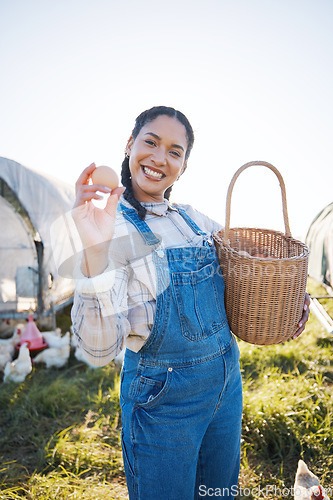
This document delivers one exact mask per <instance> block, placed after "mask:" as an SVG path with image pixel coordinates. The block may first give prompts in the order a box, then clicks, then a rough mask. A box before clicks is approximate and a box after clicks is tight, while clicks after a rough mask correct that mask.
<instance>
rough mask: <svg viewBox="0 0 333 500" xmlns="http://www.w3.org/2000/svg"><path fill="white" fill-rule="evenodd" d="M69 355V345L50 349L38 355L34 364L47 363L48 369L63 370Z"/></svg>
mask: <svg viewBox="0 0 333 500" xmlns="http://www.w3.org/2000/svg"><path fill="white" fill-rule="evenodd" d="M69 354H70V345H69V343H68V344H66V345H64V346H62V347H49V348H48V349H44V351H42V352H40V353H39V354H37V356H36V357H35V358H34V363H45V364H46V367H47V368H62V367H63V366H65V364H66V363H67V361H68V358H69Z"/></svg>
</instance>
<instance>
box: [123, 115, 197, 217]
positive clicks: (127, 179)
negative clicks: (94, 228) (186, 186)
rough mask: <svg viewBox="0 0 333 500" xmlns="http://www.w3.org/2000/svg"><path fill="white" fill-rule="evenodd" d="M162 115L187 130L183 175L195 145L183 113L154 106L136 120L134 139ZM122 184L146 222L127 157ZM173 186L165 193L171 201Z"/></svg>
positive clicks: (189, 126)
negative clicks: (147, 125) (176, 121)
mask: <svg viewBox="0 0 333 500" xmlns="http://www.w3.org/2000/svg"><path fill="white" fill-rule="evenodd" d="M160 115H166V116H170V117H171V118H176V119H177V120H178V121H179V122H180V123H182V124H183V125H184V127H185V129H186V136H187V149H186V153H185V163H184V168H183V171H182V174H183V173H184V171H185V170H186V167H187V160H188V157H189V156H190V152H191V149H192V147H193V143H194V133H193V129H192V127H191V124H190V122H189V121H188V119H187V118H186V116H185V115H184V114H183V113H181V112H180V111H177V110H176V109H174V108H170V107H166V106H154V107H153V108H150V109H147V110H146V111H143V113H141V114H140V115H139V116H138V117H137V119H136V120H135V126H134V129H133V131H132V137H133V139H134V140H135V139H136V137H137V136H138V134H139V132H140V130H141V129H142V127H144V126H145V125H146V124H147V123H149V122H151V121H153V120H155V118H157V117H158V116H160ZM121 182H122V185H123V186H124V187H125V188H126V190H125V192H124V198H125V199H126V200H127V201H128V202H129V203H130V204H131V205H132V207H133V208H135V209H136V210H137V212H138V216H139V217H140V219H141V220H144V219H145V217H146V213H147V210H146V209H145V207H143V206H142V205H141V203H140V202H139V201H138V200H137V199H136V198H135V196H134V193H133V188H132V179H131V172H130V169H129V159H128V158H127V157H125V159H124V161H123V163H122V169H121ZM171 190H172V186H170V187H169V188H168V189H167V190H166V191H165V193H164V198H166V199H167V200H169V198H170V194H171Z"/></svg>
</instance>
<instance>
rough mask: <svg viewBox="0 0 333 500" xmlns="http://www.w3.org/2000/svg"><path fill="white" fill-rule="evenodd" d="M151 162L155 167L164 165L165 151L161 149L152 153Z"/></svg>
mask: <svg viewBox="0 0 333 500" xmlns="http://www.w3.org/2000/svg"><path fill="white" fill-rule="evenodd" d="M152 160H153V162H154V163H155V165H161V166H162V165H165V164H166V151H165V150H164V149H163V148H158V149H156V150H155V151H154V154H153V156H152Z"/></svg>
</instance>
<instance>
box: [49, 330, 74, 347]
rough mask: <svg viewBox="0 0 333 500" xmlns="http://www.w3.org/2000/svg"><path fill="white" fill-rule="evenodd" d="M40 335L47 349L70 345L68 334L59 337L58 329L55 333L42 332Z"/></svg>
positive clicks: (59, 331)
mask: <svg viewBox="0 0 333 500" xmlns="http://www.w3.org/2000/svg"><path fill="white" fill-rule="evenodd" d="M42 335H43V337H44V340H45V342H46V343H47V345H48V346H49V347H64V346H65V345H69V343H70V337H69V332H66V333H65V335H63V336H61V330H60V328H57V329H56V330H55V331H49V332H42Z"/></svg>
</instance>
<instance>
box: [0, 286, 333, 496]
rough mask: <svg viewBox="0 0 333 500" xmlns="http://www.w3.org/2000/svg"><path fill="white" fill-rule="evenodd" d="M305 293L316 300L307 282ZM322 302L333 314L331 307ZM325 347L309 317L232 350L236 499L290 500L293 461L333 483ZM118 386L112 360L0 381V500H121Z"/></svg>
mask: <svg viewBox="0 0 333 500" xmlns="http://www.w3.org/2000/svg"><path fill="white" fill-rule="evenodd" d="M309 291H310V292H311V293H312V294H315V295H321V294H323V293H324V291H323V289H321V288H319V287H318V286H317V285H316V284H315V283H314V282H311V281H310V282H309ZM320 301H321V303H322V304H323V305H324V306H325V308H326V309H327V311H328V312H329V313H330V314H331V315H332V316H333V303H332V302H333V301H332V300H331V299H330V300H326V301H325V299H324V300H320ZM325 302H326V304H325ZM61 321H62V322H63V323H62V324H63V325H64V328H63V331H66V330H67V329H68V327H67V325H66V318H61ZM67 321H68V319H67ZM332 343H333V342H332V336H331V335H329V334H328V333H326V332H325V331H324V330H323V328H322V326H321V324H320V323H319V322H318V320H317V318H316V317H315V316H314V315H311V316H310V320H309V321H308V324H307V328H306V331H305V332H304V333H303V334H302V335H301V337H299V338H298V339H297V340H294V341H290V342H285V343H284V344H281V345H277V346H253V345H250V344H246V343H244V342H240V343H239V345H240V349H241V367H242V374H243V381H244V415H243V434H242V464H241V475H240V489H239V498H240V499H242V498H248V499H252V498H253V499H256V498H271V499H275V500H276V499H285V498H292V495H291V494H289V493H290V488H291V487H292V486H293V482H294V477H295V472H296V468H297V462H298V460H299V458H303V459H304V460H305V461H306V462H307V464H308V465H309V467H310V468H311V470H313V472H315V473H316V474H317V475H318V476H319V477H320V478H321V481H322V483H323V484H324V486H325V487H327V488H329V487H332V486H333V433H332V430H331V424H332V420H333V363H332ZM119 383H120V380H119V371H118V370H117V369H116V368H115V367H114V365H113V363H110V364H109V365H108V366H106V367H103V368H99V369H97V370H92V369H91V368H88V367H87V366H85V365H83V364H82V363H79V362H78V361H77V360H76V359H75V358H74V357H73V356H72V357H71V358H70V360H69V363H68V366H67V367H66V368H65V369H62V370H46V369H45V368H43V367H41V366H40V365H38V367H34V369H33V372H32V373H31V375H30V376H29V377H27V379H26V380H25V381H24V382H23V383H21V384H8V383H6V384H2V383H1V384H0V463H1V466H0V499H1V500H2V499H17V500H18V499H22V498H26V499H29V500H35V499H38V500H51V499H54V500H55V499H56V500H62V499H63V500H65V499H66V500H67V499H80V500H86V499H87V500H88V499H89V500H100V499H105V498H108V499H111V500H112V499H127V498H128V497H127V493H126V483H125V476H124V470H123V463H122V457H121V447H120V428H121V416H120V408H119V402H118V394H119Z"/></svg>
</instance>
